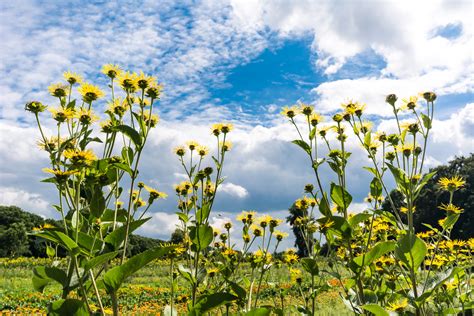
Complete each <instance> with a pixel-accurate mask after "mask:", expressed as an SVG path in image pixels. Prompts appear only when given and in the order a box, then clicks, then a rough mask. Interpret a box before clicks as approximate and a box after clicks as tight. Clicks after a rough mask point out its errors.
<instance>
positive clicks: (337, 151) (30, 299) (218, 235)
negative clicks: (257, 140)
mask: <svg viewBox="0 0 474 316" xmlns="http://www.w3.org/2000/svg"><path fill="white" fill-rule="evenodd" d="M102 72H103V74H104V76H106V77H107V78H108V80H110V85H109V87H110V90H111V91H110V96H109V101H108V107H107V109H106V111H105V113H104V114H103V116H104V117H106V119H105V120H102V121H101V123H100V129H98V130H97V129H94V128H95V127H96V126H95V124H94V123H95V122H96V121H98V120H99V119H100V118H99V116H98V115H97V114H96V113H95V112H94V111H95V107H94V106H95V104H96V103H97V100H99V99H101V98H104V97H105V93H104V92H103V91H102V90H101V89H100V88H99V87H97V86H95V85H93V84H91V83H85V82H83V80H82V78H81V77H80V76H79V75H77V74H75V73H71V72H66V73H65V74H64V82H62V83H57V84H53V85H51V86H50V87H49V92H50V94H51V95H52V96H53V97H55V98H56V99H57V105H56V106H55V107H51V106H46V105H44V104H43V103H41V102H39V101H32V102H29V103H27V104H26V107H25V109H26V111H28V112H31V113H32V114H33V115H34V117H35V119H36V122H37V124H38V130H39V136H40V137H41V142H40V148H41V149H42V150H43V151H44V152H45V154H46V155H48V157H49V158H50V166H49V167H48V168H45V169H44V171H45V173H47V174H48V175H49V176H50V177H49V178H47V179H44V180H43V182H45V184H46V185H53V186H54V187H55V188H56V189H57V192H58V201H57V204H56V205H54V208H55V209H56V210H57V212H58V216H60V218H61V222H62V225H60V226H58V227H53V226H42V227H37V228H35V229H34V230H33V231H32V232H31V234H33V235H34V236H36V237H38V238H41V239H44V240H46V241H47V243H48V246H47V250H46V252H47V255H48V257H49V258H50V261H47V262H43V263H41V264H38V265H36V264H35V263H32V262H22V259H15V260H18V262H16V263H15V262H8V261H6V262H3V263H2V265H3V266H4V267H2V272H3V273H4V274H5V277H4V278H2V280H4V281H3V282H4V285H2V291H3V293H2V302H1V304H2V308H3V309H12V310H19V309H22V308H27V309H31V308H33V309H38V310H41V311H46V310H47V311H48V313H49V314H50V315H90V314H98V315H105V314H114V315H119V314H120V313H123V314H130V313H132V311H136V312H137V313H139V312H140V313H142V314H146V313H150V314H159V313H162V314H164V315H169V316H172V315H178V314H187V315H204V314H209V315H214V314H222V315H230V314H238V315H271V314H272V315H292V314H299V315H320V314H322V315H324V314H332V315H342V314H344V313H353V314H356V315H362V314H364V315H384V316H385V315H390V314H399V315H433V314H440V315H451V314H462V315H468V313H471V311H472V308H473V299H472V285H473V284H472V283H473V282H472V274H471V273H472V263H473V260H472V249H473V246H474V245H473V240H472V239H471V240H468V241H461V240H452V239H451V237H450V234H451V230H452V228H453V226H454V224H455V223H456V222H457V221H458V219H459V216H460V214H461V213H462V212H463V211H464V210H463V209H461V208H460V207H458V206H457V205H456V191H458V190H460V189H462V188H464V187H465V185H466V182H465V179H463V178H461V177H459V176H458V175H455V174H453V175H452V176H451V177H437V175H436V172H429V173H426V170H424V169H423V167H424V164H425V153H426V151H427V144H428V139H429V137H430V130H431V129H432V124H433V118H434V112H435V108H436V105H435V101H436V99H437V96H436V94H435V93H433V92H429V91H428V92H423V93H420V95H418V96H411V97H408V98H406V99H402V102H400V101H399V100H398V97H397V96H396V95H395V94H390V95H388V96H387V97H386V99H385V101H386V103H387V105H386V106H387V107H389V108H391V109H392V111H393V117H394V121H395V122H396V130H394V131H391V133H389V132H386V131H382V130H375V128H374V124H373V123H372V122H371V121H369V120H367V119H366V117H365V115H364V111H365V104H363V103H359V102H353V101H348V102H347V103H345V104H342V106H341V111H340V112H338V113H336V114H334V115H333V116H332V117H324V116H322V115H320V114H319V113H317V112H316V109H315V107H314V106H312V105H307V104H298V105H294V106H290V107H285V108H283V110H282V115H283V116H284V117H285V118H286V119H287V120H288V124H291V125H292V126H293V127H294V137H295V140H294V141H292V143H294V144H295V150H303V151H304V153H305V155H306V156H307V159H308V160H307V166H308V173H310V174H311V175H313V176H314V181H313V183H308V184H306V185H305V186H304V187H303V188H301V193H302V195H301V196H300V197H295V199H296V201H294V207H295V208H296V211H297V212H296V215H295V217H294V219H293V221H292V225H293V227H294V228H295V229H296V231H297V232H298V234H299V236H300V237H301V239H302V241H303V243H304V249H305V251H304V253H300V254H299V255H298V254H297V253H296V251H295V250H294V249H280V248H279V246H280V244H281V241H282V240H283V239H284V238H286V237H287V236H288V234H287V233H284V232H282V231H280V230H279V226H280V225H281V224H282V222H283V220H282V219H278V218H274V217H272V216H270V215H266V214H259V213H258V212H255V211H243V212H242V213H241V214H240V215H239V216H238V217H237V218H236V220H237V221H239V222H241V223H242V224H243V228H242V231H241V240H239V241H236V240H231V234H230V230H231V229H232V228H233V227H235V223H232V222H228V223H225V225H224V228H225V229H224V231H217V230H216V229H215V228H214V227H212V226H211V224H210V218H211V214H212V213H213V209H214V201H215V198H216V195H217V194H218V192H219V190H218V189H219V186H220V185H221V184H222V183H223V182H224V181H225V175H224V174H225V173H224V170H225V168H224V167H225V161H226V157H227V155H229V154H232V143H231V141H230V140H231V138H232V130H233V125H232V124H231V123H227V122H224V123H216V124H214V125H212V126H211V128H210V134H211V135H213V137H215V141H214V145H213V146H212V147H208V146H204V145H202V144H200V143H198V142H197V141H195V140H190V141H189V142H187V143H186V144H184V145H181V146H178V147H176V148H175V150H174V153H175V154H176V157H177V159H176V163H177V164H180V165H181V166H182V169H183V172H184V173H185V174H186V175H187V179H186V180H185V181H183V182H181V183H178V184H176V186H175V187H174V188H175V193H176V200H177V207H176V215H177V217H178V218H179V222H180V224H179V226H180V227H179V228H180V229H181V230H182V232H183V235H184V237H183V242H181V243H179V244H163V245H162V246H160V247H157V248H155V249H150V250H147V251H145V252H142V253H140V254H138V255H135V256H133V257H131V258H127V248H128V246H129V236H130V235H131V234H132V232H133V231H135V230H136V229H138V228H139V227H140V226H142V225H143V224H144V223H145V222H147V221H148V220H149V219H150V217H147V213H148V212H149V210H150V207H151V206H152V205H154V204H155V203H159V202H160V199H163V198H165V197H166V194H165V193H163V192H161V191H158V190H157V189H155V188H152V187H150V186H148V185H147V184H145V183H143V182H142V181H140V180H141V179H140V173H139V167H140V160H141V158H142V153H143V152H144V151H143V150H144V148H145V145H146V143H147V140H148V138H149V136H150V135H152V134H150V131H151V129H154V128H159V124H158V123H159V117H158V116H157V115H156V114H155V113H154V112H153V111H154V109H156V106H157V104H158V103H159V100H160V94H161V89H162V87H161V86H160V85H159V84H158V82H157V79H156V78H155V77H153V76H149V75H146V74H144V73H143V72H140V73H131V72H126V71H123V70H122V69H120V67H118V66H116V65H105V66H104V67H103V69H102ZM76 87H77V93H78V94H79V95H80V99H78V100H76V99H73V98H72V96H73V93H72V92H73V91H74V92H76ZM46 109H49V111H50V112H51V115H49V117H48V115H45V113H44V112H45V111H46ZM46 119H49V120H54V121H55V122H56V124H57V132H55V135H45V133H44V131H43V128H42V121H43V120H46ZM349 137H350V138H351V139H353V140H354V141H356V142H357V143H359V144H360V146H361V147H362V148H363V149H364V151H365V154H366V155H367V159H366V163H367V164H368V165H366V166H360V167H361V168H364V169H365V170H366V171H367V172H368V173H369V174H370V175H371V177H372V181H370V183H367V191H368V192H369V195H368V196H367V199H366V201H367V203H368V204H369V205H370V206H369V207H368V208H367V209H366V210H364V211H362V212H358V213H355V212H353V206H352V205H353V204H351V203H352V202H353V201H352V200H353V197H352V195H351V194H350V192H348V181H349V179H350V175H348V174H347V171H346V170H347V166H348V165H349V164H351V163H352V160H351V152H349V151H348V150H347V148H348V146H347V141H348V139H349ZM323 169H325V170H326V171H329V172H332V181H330V182H329V183H323V182H322V181H321V172H322V171H321V170H323ZM388 179H390V180H391V181H392V180H393V182H394V183H395V184H396V190H397V191H398V193H399V194H400V195H401V196H402V200H401V205H399V204H396V203H395V202H394V201H393V199H392V196H391V195H390V194H389V193H390V190H391V188H389V187H388V183H391V182H390V181H387V180H388ZM433 180H435V181H436V183H437V189H438V190H439V191H440V192H444V193H446V194H449V202H448V203H445V204H441V205H439V210H434V211H436V212H443V213H444V214H445V215H446V216H445V217H444V218H443V219H442V220H441V221H440V222H439V223H438V225H436V227H433V226H429V225H428V228H429V230H428V231H427V232H423V233H420V232H416V231H415V229H414V213H415V212H416V207H415V203H416V201H417V198H418V196H419V195H420V192H421V191H422V189H423V187H424V186H425V185H426V183H427V182H428V181H433ZM385 199H387V201H388V203H389V205H390V208H391V209H390V210H389V211H387V210H384V209H382V202H383V201H384V200H385ZM291 202H292V201H289V204H291ZM239 239H240V238H239ZM237 242H239V243H241V244H243V246H242V247H239V248H237V247H236V246H235V245H236V244H237ZM58 247H60V248H62V249H64V250H65V251H66V252H67V258H65V259H61V260H56V259H57V258H56V253H57V248H58ZM28 267H30V268H32V272H31V273H30V274H29V275H30V277H32V282H31V283H28V282H27V280H26V278H27V276H28V272H27V271H28V269H27V268H28ZM22 277H24V279H22ZM9 282H11V283H9ZM27 284H32V287H33V288H34V290H36V291H38V292H41V293H43V294H40V293H35V292H33V291H32V288H31V286H30V285H27ZM32 312H33V310H28V311H26V310H25V313H32Z"/></svg>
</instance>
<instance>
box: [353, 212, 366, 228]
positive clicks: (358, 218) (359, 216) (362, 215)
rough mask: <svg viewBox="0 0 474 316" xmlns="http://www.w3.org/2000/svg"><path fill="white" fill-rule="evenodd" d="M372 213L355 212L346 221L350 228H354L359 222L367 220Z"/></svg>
mask: <svg viewBox="0 0 474 316" xmlns="http://www.w3.org/2000/svg"><path fill="white" fill-rule="evenodd" d="M371 216H372V215H370V214H369V213H357V214H355V215H354V216H352V217H351V218H348V219H347V221H348V222H349V224H350V225H351V227H352V228H355V227H356V226H357V225H359V223H361V222H364V221H366V220H368V219H369V218H370V217H371Z"/></svg>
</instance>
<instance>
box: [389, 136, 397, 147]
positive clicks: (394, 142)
mask: <svg viewBox="0 0 474 316" xmlns="http://www.w3.org/2000/svg"><path fill="white" fill-rule="evenodd" d="M387 140H388V142H389V143H390V145H392V146H393V147H395V146H397V145H398V143H399V142H400V137H399V136H398V135H397V134H390V135H388V137H387Z"/></svg>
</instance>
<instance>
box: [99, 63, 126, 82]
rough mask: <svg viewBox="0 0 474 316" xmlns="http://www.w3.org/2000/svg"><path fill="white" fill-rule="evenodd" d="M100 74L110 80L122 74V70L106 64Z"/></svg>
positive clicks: (116, 66)
mask: <svg viewBox="0 0 474 316" xmlns="http://www.w3.org/2000/svg"><path fill="white" fill-rule="evenodd" d="M102 73H103V74H105V75H107V76H108V77H109V78H110V79H114V78H115V77H117V76H119V75H120V74H121V73H122V69H120V67H119V66H118V65H113V64H106V65H104V66H102Z"/></svg>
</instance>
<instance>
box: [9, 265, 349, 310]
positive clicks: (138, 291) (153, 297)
mask: <svg viewBox="0 0 474 316" xmlns="http://www.w3.org/2000/svg"><path fill="white" fill-rule="evenodd" d="M52 263H53V260H52V259H47V258H45V259H40V258H24V257H20V258H15V259H8V258H1V259H0V315H46V314H47V312H48V309H47V306H48V305H49V303H50V302H52V301H54V300H57V299H59V298H60V297H61V286H60V285H59V284H57V285H54V286H51V287H49V288H47V289H46V290H45V291H44V292H43V293H39V292H37V291H36V290H35V289H34V287H33V283H32V281H31V274H32V269H33V268H34V267H35V266H39V265H44V264H49V265H50V264H52ZM65 264H66V261H65V260H62V262H61V265H65ZM169 264H170V262H169V261H163V260H162V261H158V260H156V261H153V262H151V263H150V264H149V265H147V266H146V267H145V268H143V269H141V270H140V271H139V272H138V273H136V274H135V275H133V276H132V277H130V278H129V279H128V280H127V281H126V282H125V284H124V286H123V287H122V289H121V290H120V292H119V293H118V296H119V299H120V302H121V304H120V312H121V313H123V314H125V315H157V314H160V311H162V310H163V309H164V307H165V306H166V305H168V304H169V303H170V302H169V301H170V297H171V295H170V294H171V293H170V281H169V277H168V272H169ZM244 270H247V272H248V266H247V267H245V268H244ZM243 273H244V274H245V272H243ZM324 281H325V282H329V283H328V284H331V282H330V280H324ZM268 282H269V285H268V287H266V288H264V289H263V291H262V302H263V303H264V304H269V305H275V306H281V304H282V300H283V305H284V306H287V309H286V310H285V315H291V314H297V311H296V310H295V309H293V308H291V306H292V305H294V304H295V303H297V302H298V303H299V304H303V302H302V301H301V296H300V292H299V289H298V287H297V286H296V285H295V284H294V282H292V281H291V277H290V274H289V273H288V269H287V268H286V267H280V268H276V269H274V270H272V272H271V273H270V274H269V276H268ZM332 282H333V286H332V288H331V290H329V291H327V292H325V293H322V294H321V295H320V296H318V299H317V304H318V307H319V311H320V312H319V313H320V314H319V315H336V314H337V315H351V312H350V311H349V310H348V309H347V307H345V306H344V304H343V303H342V302H341V300H340V296H339V293H340V291H341V289H340V287H339V286H338V285H337V284H334V281H332ZM185 285H186V284H185V283H184V282H180V285H179V288H178V290H177V293H176V294H177V298H176V307H177V310H178V312H179V313H180V314H181V313H182V314H185V313H186V311H187V308H186V302H187V298H188V297H187V291H186V288H185ZM277 285H278V286H277ZM281 289H284V290H285V291H286V292H285V293H284V295H282V296H280V295H279V294H280V290H281ZM104 294H105V293H104ZM104 303H105V305H107V306H111V302H104ZM106 312H107V314H110V315H111V314H112V310H111V309H110V308H107V309H106ZM223 312H224V311H223V310H221V311H220V313H223Z"/></svg>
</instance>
